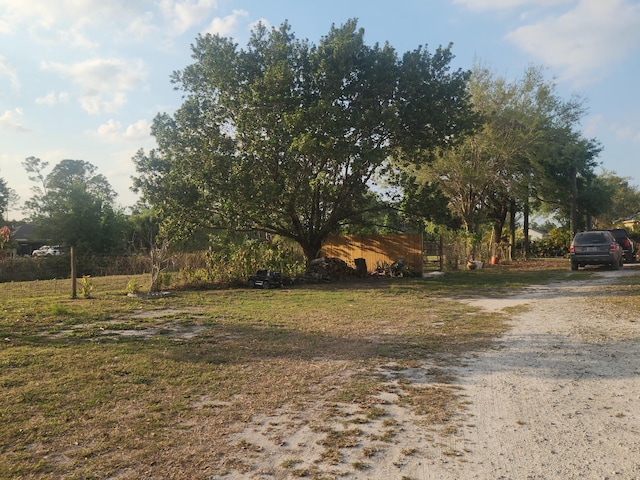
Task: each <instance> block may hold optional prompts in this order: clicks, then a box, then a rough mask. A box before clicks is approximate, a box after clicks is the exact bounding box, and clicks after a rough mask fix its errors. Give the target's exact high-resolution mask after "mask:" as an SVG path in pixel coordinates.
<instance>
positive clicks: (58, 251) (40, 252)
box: [31, 245, 62, 257]
mask: <svg viewBox="0 0 640 480" xmlns="http://www.w3.org/2000/svg"><path fill="white" fill-rule="evenodd" d="M51 255H62V247H60V246H55V247H50V246H49V245H43V246H41V247H40V248H38V249H37V250H34V251H33V253H32V254H31V256H33V257H48V256H51Z"/></svg>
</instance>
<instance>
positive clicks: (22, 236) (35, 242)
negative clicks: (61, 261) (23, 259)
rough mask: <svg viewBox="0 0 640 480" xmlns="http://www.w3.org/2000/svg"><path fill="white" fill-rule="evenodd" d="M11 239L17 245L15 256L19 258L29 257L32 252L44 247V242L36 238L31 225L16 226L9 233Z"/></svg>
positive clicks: (34, 230) (33, 226)
mask: <svg viewBox="0 0 640 480" xmlns="http://www.w3.org/2000/svg"><path fill="white" fill-rule="evenodd" d="M11 239H12V240H15V242H16V243H17V244H18V248H17V251H16V254H17V255H20V256H24V255H31V254H32V253H33V251H34V250H37V249H38V248H40V247H41V246H42V245H44V241H43V240H41V239H39V238H38V236H37V234H36V228H35V225H34V224H33V223H23V224H20V225H16V226H15V228H14V229H13V231H12V232H11Z"/></svg>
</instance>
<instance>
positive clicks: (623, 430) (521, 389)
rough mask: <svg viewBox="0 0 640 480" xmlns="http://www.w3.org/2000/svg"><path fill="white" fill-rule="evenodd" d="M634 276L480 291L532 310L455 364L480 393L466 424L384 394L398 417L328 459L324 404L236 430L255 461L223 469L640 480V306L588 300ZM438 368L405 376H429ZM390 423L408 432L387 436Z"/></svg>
mask: <svg viewBox="0 0 640 480" xmlns="http://www.w3.org/2000/svg"><path fill="white" fill-rule="evenodd" d="M626 275H640V268H637V267H636V266H634V267H628V266H627V267H625V268H624V269H622V270H621V271H619V272H608V271H602V272H599V274H598V278H597V279H595V280H594V279H593V278H591V279H590V280H588V281H579V282H567V283H563V284H558V285H549V286H546V287H535V288H530V289H528V290H527V291H526V292H525V294H523V295H519V296H517V297H511V298H506V299H492V298H477V299H474V300H471V301H470V302H471V303H473V304H475V305H478V306H480V307H482V308H485V309H491V310H501V309H504V308H506V307H511V306H515V305H527V306H528V307H529V308H528V309H526V311H525V312H524V313H519V314H515V315H514V317H513V318H512V320H511V322H510V323H511V327H512V328H511V329H510V330H509V331H508V332H507V333H506V334H505V335H504V336H503V337H502V338H501V339H499V341H498V342H496V345H495V347H494V348H493V349H492V350H490V351H487V352H482V353H479V354H477V355H474V356H472V357H469V358H467V359H465V362H464V364H463V365H462V366H459V367H455V368H453V369H452V370H450V373H452V374H454V375H455V376H456V380H455V381H454V384H455V385H459V386H460V388H461V392H460V393H461V394H462V395H463V397H464V398H465V399H466V400H467V401H468V403H467V404H466V411H465V412H462V413H461V414H460V421H459V422H458V424H457V426H458V428H457V431H456V432H455V433H453V434H452V433H451V432H447V434H444V433H445V432H442V431H441V430H438V429H437V428H430V427H428V426H426V425H425V424H424V422H421V421H420V419H419V418H415V417H413V416H412V414H411V413H410V412H409V411H408V410H407V409H404V408H401V407H400V406H398V405H397V402H396V401H395V400H396V399H397V398H396V397H395V394H394V393H389V394H387V395H388V396H389V398H387V399H385V398H382V397H381V399H380V400H381V403H383V404H384V408H385V409H386V410H387V411H388V415H387V416H386V418H387V421H386V423H385V420H384V419H380V420H376V421H371V422H367V423H366V424H363V425H358V428H360V429H361V430H363V431H364V433H363V434H361V435H360V436H359V437H358V439H359V440H358V441H357V442H355V443H354V445H353V446H351V448H346V449H344V451H346V452H347V453H345V455H346V457H345V458H344V461H343V462H342V463H341V464H340V465H336V466H335V467H331V468H329V467H326V466H325V467H322V466H321V467H318V465H324V464H323V463H322V462H320V461H319V458H320V455H321V452H322V446H321V445H319V444H318V442H319V441H321V439H322V438H324V437H326V432H324V433H323V432H314V431H313V429H312V428H310V425H311V423H312V422H310V418H313V415H314V407H313V406H309V409H307V410H306V411H305V413H304V414H300V412H274V414H273V416H270V417H266V418H261V419H257V418H256V419H253V421H252V422H251V424H249V425H247V426H246V428H245V430H244V431H243V432H242V433H240V434H239V435H238V436H237V438H236V440H237V441H242V440H244V441H246V442H247V445H251V447H250V448H249V449H248V450H249V451H248V452H247V459H245V460H246V461H249V462H250V463H252V464H253V465H254V466H255V469H254V470H253V471H252V472H251V473H244V474H240V473H237V472H236V473H231V474H229V475H226V476H224V477H221V478H225V479H231V478H234V479H235V478H252V479H289V478H296V477H299V476H300V472H304V471H305V469H307V470H306V471H309V470H308V469H309V468H312V469H315V473H316V478H348V479H372V480H376V479H379V480H383V479H384V480H388V479H404V480H409V479H416V480H417V479H434V480H435V479H437V480H449V479H451V480H453V479H455V480H459V479H514V480H519V479H581V480H582V479H600V480H603V479H621V480H629V479H640V342H639V341H638V339H639V338H640V312H634V311H629V312H627V313H626V314H625V315H624V316H623V317H618V318H616V317H612V316H610V315H609V314H608V312H607V311H606V309H604V308H602V307H600V306H598V304H597V301H594V299H593V298H591V299H590V300H589V301H587V299H588V297H592V296H593V295H594V292H597V288H598V284H604V283H607V282H609V281H610V279H609V277H610V276H616V277H620V276H626ZM585 305H586V306H585ZM434 368H436V367H434V365H429V364H428V363H425V365H423V366H422V368H416V369H414V371H413V372H404V374H405V376H407V375H409V376H410V378H411V382H412V383H414V384H416V385H420V384H427V383H432V382H433V380H434V379H433V378H432V376H431V374H432V372H433V369H434ZM437 368H440V367H437ZM440 373H442V372H440ZM392 381H393V379H392V378H390V382H392ZM320 408H321V407H320V405H318V410H320ZM348 415H349V412H345V416H348ZM389 418H392V419H393V422H389V421H388V419H389ZM390 426H391V427H394V428H395V430H393V431H395V432H398V431H399V432H400V433H399V434H395V435H394V436H393V438H392V440H391V441H389V439H386V441H381V440H382V438H381V437H383V436H384V432H385V429H387V428H389V427H390ZM348 428H353V426H351V427H348ZM389 431H390V432H391V431H392V430H389ZM362 439H367V440H364V441H363V440H362ZM287 462H289V464H290V465H289V466H288V467H287V468H282V466H283V465H287ZM314 465H315V467H314ZM318 469H319V471H318ZM311 471H314V470H311ZM296 472H298V475H296ZM320 472H321V475H322V476H319V474H320Z"/></svg>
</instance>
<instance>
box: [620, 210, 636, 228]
mask: <svg viewBox="0 0 640 480" xmlns="http://www.w3.org/2000/svg"><path fill="white" fill-rule="evenodd" d="M620 223H621V224H622V226H623V227H624V228H626V229H627V230H640V214H635V215H634V216H633V217H629V218H626V219H624V220H622V221H621V222H620Z"/></svg>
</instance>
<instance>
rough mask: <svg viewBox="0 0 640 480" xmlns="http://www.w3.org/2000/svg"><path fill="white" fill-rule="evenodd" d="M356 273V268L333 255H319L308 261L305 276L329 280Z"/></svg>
mask: <svg viewBox="0 0 640 480" xmlns="http://www.w3.org/2000/svg"><path fill="white" fill-rule="evenodd" d="M355 275H356V269H355V268H352V267H350V266H349V265H347V262H345V261H344V260H341V259H339V258H335V257H321V258H316V259H315V260H312V261H311V262H309V267H308V268H307V275H306V276H307V278H308V279H310V280H315V281H318V282H321V281H324V282H330V281H333V280H340V279H343V278H345V277H351V276H355Z"/></svg>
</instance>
